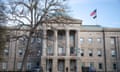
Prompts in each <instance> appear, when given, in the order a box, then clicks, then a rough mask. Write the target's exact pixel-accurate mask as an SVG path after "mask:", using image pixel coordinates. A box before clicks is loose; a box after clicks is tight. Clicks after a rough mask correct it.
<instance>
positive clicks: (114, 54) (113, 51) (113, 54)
mask: <svg viewBox="0 0 120 72" xmlns="http://www.w3.org/2000/svg"><path fill="white" fill-rule="evenodd" d="M111 54H112V57H115V56H116V53H115V50H113V49H112V51H111Z"/></svg>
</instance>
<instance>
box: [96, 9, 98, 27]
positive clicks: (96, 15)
mask: <svg viewBox="0 0 120 72" xmlns="http://www.w3.org/2000/svg"><path fill="white" fill-rule="evenodd" d="M97 15H98V14H97V9H96V25H98V24H97V21H98V20H97Z"/></svg>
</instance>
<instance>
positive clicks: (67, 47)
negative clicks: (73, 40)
mask: <svg viewBox="0 0 120 72" xmlns="http://www.w3.org/2000/svg"><path fill="white" fill-rule="evenodd" d="M69 37H70V36H69V30H68V29H67V30H66V52H67V56H69V55H70V46H69V45H70V44H69V41H70V39H69Z"/></svg>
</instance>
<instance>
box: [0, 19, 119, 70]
mask: <svg viewBox="0 0 120 72" xmlns="http://www.w3.org/2000/svg"><path fill="white" fill-rule="evenodd" d="M13 31H14V32H13ZM13 31H11V32H12V33H14V34H15V35H18V36H20V35H22V34H27V31H25V30H16V31H15V30H13ZM37 34H38V35H39V31H38V33H37ZM26 41H27V40H26V38H25V36H23V38H21V39H19V40H16V39H10V41H9V43H8V47H7V48H8V55H7V56H5V59H4V60H3V61H2V62H1V65H0V66H1V67H0V68H1V69H0V70H1V71H3V70H5V71H6V70H7V71H13V70H15V71H18V70H19V68H20V65H21V62H22V58H23V54H24V51H25V46H26ZM40 48H42V51H40ZM29 50H30V51H29V56H28V58H27V59H28V62H27V63H26V64H27V65H26V66H27V67H26V68H27V69H26V70H31V69H33V68H34V67H37V66H39V65H40V64H41V67H42V70H43V72H82V71H83V72H84V71H85V70H90V69H93V70H96V71H99V72H105V71H106V72H119V69H120V68H119V64H120V56H119V55H120V54H119V50H120V28H103V27H101V26H99V25H82V21H81V20H77V21H75V20H73V21H72V22H71V23H67V22H65V23H64V24H62V23H59V24H56V23H52V24H47V25H46V24H43V37H42V38H41V37H39V36H38V37H37V38H36V37H34V38H33V39H32V40H31V48H30V49H29ZM4 52H5V53H7V51H4ZM41 55H42V56H41ZM39 61H40V64H39Z"/></svg>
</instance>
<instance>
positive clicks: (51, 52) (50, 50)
mask: <svg viewBox="0 0 120 72" xmlns="http://www.w3.org/2000/svg"><path fill="white" fill-rule="evenodd" d="M52 54H53V48H52V47H48V48H47V55H52Z"/></svg>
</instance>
